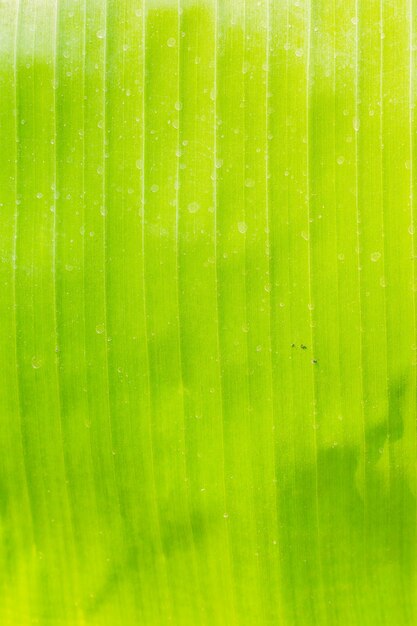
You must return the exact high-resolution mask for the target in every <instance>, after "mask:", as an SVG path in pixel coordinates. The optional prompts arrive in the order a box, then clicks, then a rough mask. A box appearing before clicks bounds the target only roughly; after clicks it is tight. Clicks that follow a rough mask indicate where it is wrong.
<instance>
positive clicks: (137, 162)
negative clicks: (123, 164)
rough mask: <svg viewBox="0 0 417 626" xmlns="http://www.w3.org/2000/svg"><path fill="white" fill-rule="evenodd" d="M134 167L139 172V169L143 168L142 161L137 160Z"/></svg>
mask: <svg viewBox="0 0 417 626" xmlns="http://www.w3.org/2000/svg"><path fill="white" fill-rule="evenodd" d="M136 167H137V169H138V170H141V169H142V167H143V161H142V159H138V160H137V161H136Z"/></svg>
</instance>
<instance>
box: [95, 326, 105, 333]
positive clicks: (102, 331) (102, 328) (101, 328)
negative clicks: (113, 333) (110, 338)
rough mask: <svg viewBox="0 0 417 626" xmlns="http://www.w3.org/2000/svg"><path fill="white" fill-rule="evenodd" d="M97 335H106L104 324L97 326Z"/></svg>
mask: <svg viewBox="0 0 417 626" xmlns="http://www.w3.org/2000/svg"><path fill="white" fill-rule="evenodd" d="M96 333H97V335H102V334H103V333H104V324H97V326H96Z"/></svg>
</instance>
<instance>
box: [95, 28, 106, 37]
mask: <svg viewBox="0 0 417 626" xmlns="http://www.w3.org/2000/svg"><path fill="white" fill-rule="evenodd" d="M96 36H97V39H104V37H105V36H106V31H105V30H103V29H102V28H101V29H100V30H98V31H97V32H96Z"/></svg>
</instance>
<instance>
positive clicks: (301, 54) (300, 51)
mask: <svg viewBox="0 0 417 626" xmlns="http://www.w3.org/2000/svg"><path fill="white" fill-rule="evenodd" d="M303 54H304V50H303V49H302V48H297V50H296V51H295V56H296V57H302V56H303Z"/></svg>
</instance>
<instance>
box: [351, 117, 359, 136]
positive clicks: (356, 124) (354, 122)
mask: <svg viewBox="0 0 417 626" xmlns="http://www.w3.org/2000/svg"><path fill="white" fill-rule="evenodd" d="M360 125H361V123H360V120H359V119H358V118H357V117H354V118H353V120H352V126H353V130H354V131H356V132H358V130H359V128H360Z"/></svg>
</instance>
